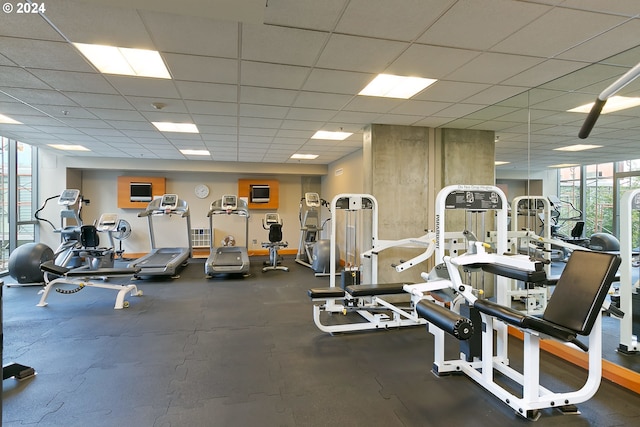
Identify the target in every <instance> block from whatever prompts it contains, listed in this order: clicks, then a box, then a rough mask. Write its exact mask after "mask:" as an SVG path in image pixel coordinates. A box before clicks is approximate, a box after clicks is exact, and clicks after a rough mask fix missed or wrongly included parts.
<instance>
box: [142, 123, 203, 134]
mask: <svg viewBox="0 0 640 427" xmlns="http://www.w3.org/2000/svg"><path fill="white" fill-rule="evenodd" d="M151 123H152V124H153V125H154V126H155V127H156V129H158V130H159V131H160V132H181V133H200V132H199V131H198V127H197V126H196V125H194V124H193V123H172V122H151Z"/></svg>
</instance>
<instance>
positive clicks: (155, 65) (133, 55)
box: [74, 43, 171, 79]
mask: <svg viewBox="0 0 640 427" xmlns="http://www.w3.org/2000/svg"><path fill="white" fill-rule="evenodd" d="M74 45H75V46H76V47H77V48H78V50H80V52H82V54H83V55H84V56H85V57H86V58H87V59H88V60H89V61H91V63H92V64H93V65H94V66H95V67H96V68H97V69H98V70H100V72H101V73H105V74H119V75H124V76H138V77H155V78H158V79H170V78H171V75H170V74H169V70H167V67H166V66H165V65H164V61H163V60H162V57H160V53H159V52H157V51H155V50H144V49H129V48H126V47H115V46H104V45H97V44H85V43H74Z"/></svg>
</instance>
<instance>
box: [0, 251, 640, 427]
mask: <svg viewBox="0 0 640 427" xmlns="http://www.w3.org/2000/svg"><path fill="white" fill-rule="evenodd" d="M203 261H204V260H193V261H191V263H190V264H189V265H188V266H187V267H186V268H185V269H184V270H183V271H182V273H181V277H180V278H179V279H176V280H155V281H151V280H144V281H138V282H137V284H138V286H139V287H140V289H142V290H143V291H144V295H143V296H142V297H130V298H128V299H129V301H130V303H131V306H130V307H129V308H128V309H124V310H113V304H114V300H115V292H114V291H110V290H103V289H96V288H87V289H84V290H82V291H81V292H78V293H76V294H72V295H62V294H58V293H52V294H51V295H50V297H49V300H48V302H49V305H48V306H47V307H44V308H42V307H36V303H37V302H38V300H39V296H38V295H37V292H38V290H39V288H37V287H7V286H5V289H4V363H8V362H10V361H16V362H19V363H22V364H25V365H30V366H33V367H34V368H35V369H36V370H37V372H38V374H37V376H36V377H35V378H33V379H30V380H26V381H22V382H17V381H15V380H11V379H9V380H5V381H4V383H3V426H33V425H38V426H65V427H70V426H82V427H86V426H336V425H341V426H447V427H448V426H456V427H459V426H482V425H487V426H512V425H530V424H531V422H530V421H527V420H525V419H523V418H520V417H518V416H517V415H515V414H514V413H513V411H512V410H511V409H510V408H509V407H507V406H506V405H505V404H503V403H502V402H500V401H499V400H498V399H496V398H494V397H493V396H491V395H490V394H488V393H486V392H485V391H484V390H483V389H482V388H481V387H479V386H478V385H476V384H475V383H474V382H472V381H471V380H469V379H468V378H466V377H464V376H457V375H456V376H448V377H442V378H438V377H436V376H434V375H433V374H432V373H431V372H430V369H431V365H432V360H433V359H432V358H433V356H432V352H433V348H432V338H431V335H430V334H429V333H427V332H426V329H425V328H424V327H416V328H404V329H401V330H390V331H375V332H367V333H352V334H343V335H336V336H330V335H327V334H324V333H322V332H320V331H319V330H318V329H317V328H316V327H315V326H314V324H313V321H312V317H311V309H312V306H311V302H310V301H309V300H308V297H307V294H306V291H307V289H308V288H310V287H321V286H327V285H328V278H316V277H314V275H313V272H312V271H311V270H309V269H307V268H305V267H303V266H300V265H298V264H295V263H294V261H293V259H292V258H289V259H285V261H284V264H285V265H287V266H289V267H290V269H291V271H290V272H288V273H287V272H283V271H272V272H267V273H262V272H261V271H260V268H261V267H262V260H260V259H255V258H252V268H251V273H252V274H251V277H248V278H244V279H243V278H226V279H222V278H220V279H209V280H206V279H205V278H204V266H203ZM511 357H513V359H512V360H513V361H514V363H515V364H517V360H518V358H519V357H521V355H518V353H517V349H516V350H512V352H511ZM543 364H544V368H543V369H544V371H545V372H546V373H545V374H544V375H543V379H544V381H548V382H550V383H553V384H556V385H559V386H560V387H571V386H575V385H576V384H578V385H581V384H582V381H583V379H584V378H585V373H584V372H583V371H581V370H580V369H578V368H575V367H574V366H572V365H570V364H567V363H566V362H564V361H562V360H559V359H556V358H554V357H551V356H544V357H543ZM579 409H580V410H581V412H582V413H581V415H562V414H561V413H560V412H558V411H553V410H546V411H544V412H543V414H542V417H541V418H540V419H539V420H538V421H537V422H536V423H535V425H537V426H560V425H562V426H637V425H640V396H639V395H637V394H634V393H632V392H629V391H627V390H624V389H622V388H620V387H618V386H616V385H614V384H611V383H608V382H606V381H604V382H603V383H602V385H601V387H600V389H599V391H598V393H597V394H596V396H595V397H594V398H592V399H591V400H589V401H588V402H585V403H583V404H581V405H579Z"/></svg>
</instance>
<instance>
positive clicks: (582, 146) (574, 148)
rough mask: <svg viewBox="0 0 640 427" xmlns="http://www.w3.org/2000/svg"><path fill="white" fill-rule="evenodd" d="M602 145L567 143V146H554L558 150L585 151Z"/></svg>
mask: <svg viewBox="0 0 640 427" xmlns="http://www.w3.org/2000/svg"><path fill="white" fill-rule="evenodd" d="M600 147H602V145H589V144H575V145H567V146H566V147H560V148H554V150H556V151H585V150H593V149H594V148H600Z"/></svg>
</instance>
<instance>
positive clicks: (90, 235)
mask: <svg viewBox="0 0 640 427" xmlns="http://www.w3.org/2000/svg"><path fill="white" fill-rule="evenodd" d="M80 243H82V246H84V247H85V248H97V247H98V246H100V236H99V235H98V230H97V229H96V227H95V226H93V225H83V226H82V227H80Z"/></svg>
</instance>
